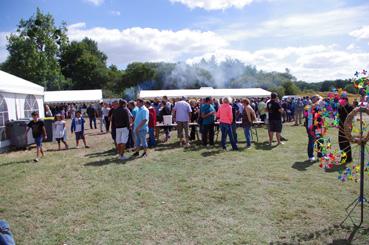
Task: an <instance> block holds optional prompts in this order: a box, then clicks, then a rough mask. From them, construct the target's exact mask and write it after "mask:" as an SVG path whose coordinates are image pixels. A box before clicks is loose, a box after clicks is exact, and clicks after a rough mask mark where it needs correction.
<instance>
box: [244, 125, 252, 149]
mask: <svg viewBox="0 0 369 245" xmlns="http://www.w3.org/2000/svg"><path fill="white" fill-rule="evenodd" d="M243 130H244V133H245V139H246V146H247V147H250V146H251V135H250V127H249V126H246V127H244V128H243Z"/></svg>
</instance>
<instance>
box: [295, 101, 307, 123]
mask: <svg viewBox="0 0 369 245" xmlns="http://www.w3.org/2000/svg"><path fill="white" fill-rule="evenodd" d="M294 103H295V114H294V116H295V126H298V125H300V124H302V118H303V114H304V107H305V105H304V101H303V100H302V99H301V98H297V100H294Z"/></svg>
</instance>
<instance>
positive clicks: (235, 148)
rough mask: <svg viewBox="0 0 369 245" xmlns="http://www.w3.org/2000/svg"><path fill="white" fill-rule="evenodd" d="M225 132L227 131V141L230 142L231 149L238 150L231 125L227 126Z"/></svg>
mask: <svg viewBox="0 0 369 245" xmlns="http://www.w3.org/2000/svg"><path fill="white" fill-rule="evenodd" d="M227 132H228V135H229V141H230V142H231V145H232V149H233V150H238V147H237V142H236V140H235V139H234V137H233V136H234V133H233V130H232V126H231V125H229V126H228V127H227Z"/></svg>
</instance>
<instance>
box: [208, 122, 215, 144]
mask: <svg viewBox="0 0 369 245" xmlns="http://www.w3.org/2000/svg"><path fill="white" fill-rule="evenodd" d="M208 127H209V128H208V131H209V144H210V145H214V124H210V125H208Z"/></svg>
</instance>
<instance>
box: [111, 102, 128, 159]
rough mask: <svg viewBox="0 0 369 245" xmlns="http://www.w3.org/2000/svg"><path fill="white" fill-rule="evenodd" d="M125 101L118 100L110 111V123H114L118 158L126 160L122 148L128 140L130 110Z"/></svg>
mask: <svg viewBox="0 0 369 245" xmlns="http://www.w3.org/2000/svg"><path fill="white" fill-rule="evenodd" d="M126 105H127V101H125V100H120V101H119V106H118V107H117V108H116V109H114V111H113V113H112V123H114V126H115V130H116V142H117V148H118V154H119V159H120V160H123V161H124V160H127V158H126V157H125V156H124V148H125V145H126V143H127V141H128V136H129V126H130V112H129V111H128V109H127V107H126Z"/></svg>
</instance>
